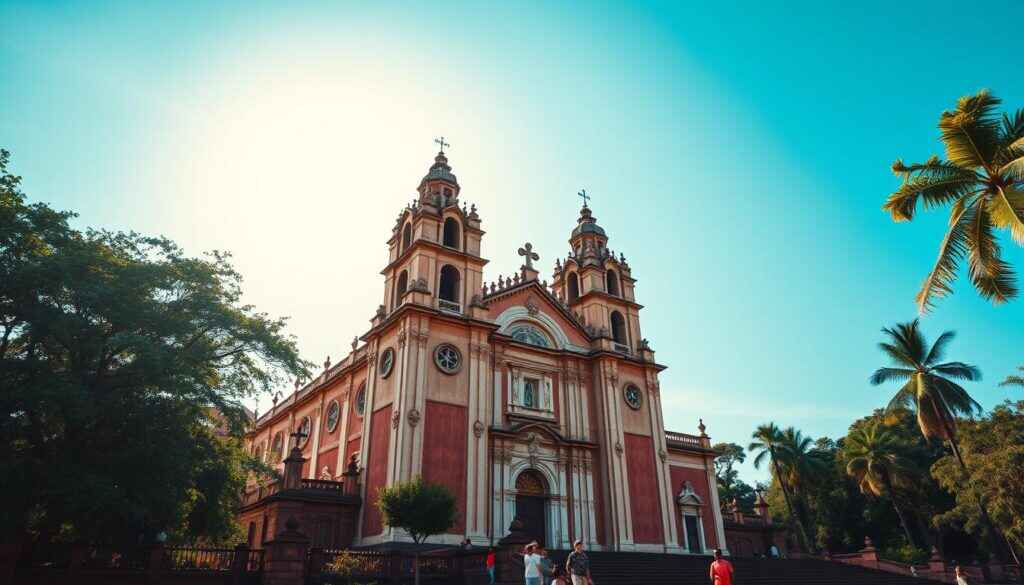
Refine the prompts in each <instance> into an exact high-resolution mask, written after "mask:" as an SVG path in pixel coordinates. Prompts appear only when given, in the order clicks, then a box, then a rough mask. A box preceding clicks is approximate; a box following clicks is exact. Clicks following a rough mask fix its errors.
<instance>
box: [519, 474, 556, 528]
mask: <svg viewBox="0 0 1024 585" xmlns="http://www.w3.org/2000/svg"><path fill="white" fill-rule="evenodd" d="M548 493H549V492H548V483H547V481H545V480H544V476H543V475H541V474H540V473H539V472H538V471H536V470H533V469H527V470H526V471H524V472H522V473H520V474H519V477H517V478H516V518H518V519H519V521H520V522H522V523H523V530H524V531H525V532H526V534H527V535H528V536H529V537H530V538H532V539H534V540H536V541H537V542H539V543H540V545H541V546H545V543H544V540H545V537H546V536H547V533H548V531H547V522H546V520H547V515H548V514H547V512H548Z"/></svg>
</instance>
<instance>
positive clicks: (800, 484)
mask: <svg viewBox="0 0 1024 585" xmlns="http://www.w3.org/2000/svg"><path fill="white" fill-rule="evenodd" d="M782 445H783V449H782V457H781V463H782V465H781V467H782V470H783V473H785V474H786V478H787V482H788V483H789V485H790V487H791V489H792V490H793V492H794V495H795V496H797V497H795V498H794V503H795V504H796V508H797V514H798V515H799V519H800V522H801V523H802V524H803V525H804V527H805V528H804V530H806V526H807V522H808V521H809V520H810V518H809V514H810V511H809V510H808V505H807V497H806V495H807V493H808V491H809V487H810V484H812V483H813V481H814V478H816V477H821V475H822V474H824V473H825V472H827V470H828V464H827V463H826V462H825V460H823V459H821V458H820V457H819V456H818V455H817V454H816V453H815V452H814V439H812V438H810V437H807V436H804V434H803V433H802V432H800V431H798V430H797V429H796V428H794V427H788V428H786V430H784V431H782ZM812 526H813V524H812Z"/></svg>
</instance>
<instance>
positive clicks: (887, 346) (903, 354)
mask: <svg viewBox="0 0 1024 585" xmlns="http://www.w3.org/2000/svg"><path fill="white" fill-rule="evenodd" d="M882 331H883V332H884V333H889V330H888V329H882ZM878 349H881V350H882V351H883V352H884V353H885V354H886V355H887V356H889V359H890V360H892V362H893V363H895V364H903V365H904V366H909V367H911V368H915V369H916V368H917V367H918V365H919V364H918V363H917V362H916V361H914V358H912V357H910V356H909V355H907V351H906V350H905V349H904V348H902V347H900V346H899V345H897V344H895V343H886V342H884V341H883V342H881V343H879V344H878Z"/></svg>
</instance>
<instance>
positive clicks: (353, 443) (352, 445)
mask: <svg viewBox="0 0 1024 585" xmlns="http://www.w3.org/2000/svg"><path fill="white" fill-rule="evenodd" d="M358 450H359V437H356V438H354V439H352V440H350V441H349V442H348V443H346V444H345V458H344V459H342V460H341V461H338V467H340V468H341V469H342V470H344V469H345V466H346V465H348V460H349V459H351V458H352V454H353V453H355V452H356V451H358Z"/></svg>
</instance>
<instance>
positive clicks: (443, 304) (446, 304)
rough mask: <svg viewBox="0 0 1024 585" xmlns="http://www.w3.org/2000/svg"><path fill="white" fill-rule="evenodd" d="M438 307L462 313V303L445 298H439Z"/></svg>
mask: <svg viewBox="0 0 1024 585" xmlns="http://www.w3.org/2000/svg"><path fill="white" fill-rule="evenodd" d="M437 308H438V309H441V310H442V311H448V312H450V313H462V305H460V304H459V303H456V302H453V301H446V300H444V299H437Z"/></svg>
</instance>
